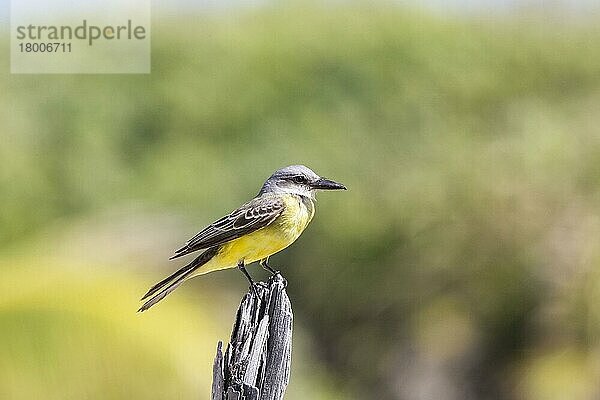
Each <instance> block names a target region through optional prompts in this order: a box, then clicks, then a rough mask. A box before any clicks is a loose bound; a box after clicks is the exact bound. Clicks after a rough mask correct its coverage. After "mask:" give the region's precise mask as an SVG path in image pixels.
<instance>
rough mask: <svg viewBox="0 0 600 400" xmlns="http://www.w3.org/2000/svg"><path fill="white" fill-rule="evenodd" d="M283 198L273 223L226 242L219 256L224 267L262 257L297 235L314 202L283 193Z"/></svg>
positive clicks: (304, 223)
mask: <svg viewBox="0 0 600 400" xmlns="http://www.w3.org/2000/svg"><path fill="white" fill-rule="evenodd" d="M282 200H283V201H284V203H285V208H284V210H283V212H282V213H281V214H280V215H279V217H277V218H276V219H275V221H273V222H272V223H271V224H270V225H268V226H266V227H264V228H262V229H259V230H257V231H255V232H252V233H249V234H247V235H245V236H242V237H240V238H238V239H235V240H232V241H231V242H229V243H226V244H224V245H223V247H222V249H221V251H220V252H219V256H217V257H218V258H219V264H220V266H221V267H222V268H231V267H234V266H236V265H237V263H238V261H239V260H242V259H243V260H244V263H245V264H250V263H252V262H255V261H259V260H262V259H264V258H267V257H269V256H270V255H272V254H275V253H277V252H279V251H281V250H283V249H285V248H286V247H288V246H289V245H290V244H292V243H294V241H295V240H296V239H298V237H299V236H300V234H302V232H303V231H304V229H305V228H306V227H307V226H308V223H309V222H310V221H311V219H312V217H313V215H314V204H313V202H312V200H310V199H306V198H304V199H303V198H301V197H300V196H296V195H283V196H282ZM215 261H216V260H215Z"/></svg>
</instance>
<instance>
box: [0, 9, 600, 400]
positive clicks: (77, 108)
mask: <svg viewBox="0 0 600 400" xmlns="http://www.w3.org/2000/svg"><path fill="white" fill-rule="evenodd" d="M599 41H600V32H599V31H598V30H597V28H591V27H587V26H576V25H574V24H568V23H557V21H548V20H546V21H544V20H538V19H536V18H530V19H528V20H525V19H523V20H516V19H515V20H509V19H505V20H494V19H488V20H474V19H473V20H459V19H454V20H452V19H446V18H441V17H433V16H428V15H424V14H422V13H420V12H410V11H406V10H405V11H402V10H398V9H396V8H392V7H387V6H378V7H375V6H373V7H358V6H356V7H349V6H347V7H343V6H330V7H323V8H317V7H314V8H309V9H307V8H300V7H294V6H286V7H281V8H278V7H274V8H273V9H261V10H253V11H245V12H233V13H228V14H227V15H222V14H217V15H212V16H194V17H193V18H180V17H177V18H175V17H174V18H172V19H169V18H164V16H163V18H162V19H160V20H158V21H157V23H156V24H155V26H154V27H153V34H152V43H153V54H152V60H153V65H152V71H153V72H152V74H151V75H148V76H136V75H132V76H16V75H12V76H10V77H8V76H5V77H4V78H2V79H0V93H2V95H1V96H0V121H2V124H3V127H2V146H1V147H0V157H1V159H2V160H3V161H2V168H1V169H0V191H1V192H2V207H1V208H0V239H1V240H2V242H3V243H5V244H6V245H7V246H9V245H13V244H15V243H16V244H17V245H18V242H19V241H20V240H23V239H24V238H27V237H28V235H30V234H31V233H32V232H33V231H35V230H38V229H39V228H40V227H44V226H46V225H47V224H49V223H50V222H52V221H54V220H55V219H56V218H58V217H70V216H74V215H85V214H90V213H95V212H97V211H98V210H102V209H105V208H111V207H114V205H115V204H117V205H122V204H129V203H133V202H144V203H145V204H147V205H150V206H152V207H157V208H164V209H165V210H169V212H174V213H178V214H180V215H187V216H188V218H189V221H190V223H189V225H187V226H186V227H182V233H181V235H182V237H181V238H180V239H181V240H184V239H186V238H187V237H186V236H187V234H186V233H185V232H186V231H185V229H187V230H189V231H188V233H189V234H192V233H194V232H193V231H194V229H197V228H200V227H201V226H202V225H203V224H205V223H208V222H210V221H211V220H212V219H213V218H216V217H219V216H220V215H221V214H222V213H223V212H224V211H225V210H228V209H231V208H233V207H235V206H237V205H238V204H239V203H240V202H241V201H243V200H246V199H248V198H249V197H250V196H251V195H253V194H254V192H255V191H256V190H257V189H258V187H259V185H260V184H261V183H262V180H263V179H264V178H266V177H267V176H268V174H269V173H271V172H272V171H273V170H274V169H276V168H278V167H281V166H284V165H287V164H291V163H298V162H301V163H305V164H307V165H309V166H310V167H312V168H314V169H315V170H316V171H317V172H318V173H321V174H325V175H327V176H330V177H331V178H335V179H338V180H340V181H342V182H343V183H345V184H346V185H347V186H348V188H349V191H348V192H344V193H322V194H320V196H319V203H318V210H317V216H316V217H315V221H314V222H313V224H312V225H311V227H310V228H309V230H308V231H307V232H306V233H305V235H304V236H303V237H302V238H301V239H300V241H299V243H298V244H297V245H294V246H292V247H291V248H290V249H289V250H288V251H286V252H285V253H283V254H281V255H278V256H276V257H274V259H273V263H274V264H275V265H277V266H281V269H282V270H283V271H284V272H285V275H286V277H287V278H288V280H289V282H290V285H289V291H290V295H291V297H292V300H293V301H294V307H295V310H296V312H297V313H296V318H297V321H298V320H299V321H301V324H302V326H304V327H306V328H308V329H309V337H310V339H309V340H311V341H312V343H313V345H312V346H311V348H312V349H313V350H314V351H315V354H318V356H314V358H313V359H312V362H317V361H323V362H324V363H325V366H326V367H325V368H324V369H323V370H324V371H325V370H326V371H327V374H328V375H330V376H332V377H333V379H335V380H336V382H339V384H340V386H341V387H342V386H343V387H344V389H345V390H350V391H352V392H355V393H357V395H358V396H361V395H362V396H363V398H366V399H367V398H378V399H423V398H444V399H450V400H452V399H484V398H485V399H511V398H514V399H517V398H519V399H520V398H525V399H531V400H537V399H540V400H541V399H564V398H577V399H593V398H597V397H598V396H600V384H598V382H600V363H599V361H598V354H600V345H598V343H599V340H598V339H599V337H600V308H599V307H598V304H599V301H598V300H599V299H600V275H599V272H598V271H599V269H598V267H599V264H600V241H599V240H598V238H599V237H600V217H599V215H600V130H599V128H598V126H600V51H598V48H597V43H598V42H599ZM165 240H168V241H172V240H174V239H173V238H172V237H169V238H165ZM90 247H92V246H91V245H90ZM91 250H92V249H90V251H91ZM140 257H141V259H140V260H144V259H143V256H142V255H140ZM71 262H73V260H71ZM23 284H24V285H27V284H28V283H23ZM175 296H177V294H176V295H175ZM65 302H67V303H68V301H67V300H65ZM64 306H65V307H69V305H68V304H66V305H64ZM107 307H110V306H107ZM166 308H167V307H166V306H165V307H163V309H161V311H160V312H161V313H165V312H169V311H166ZM32 309H33V310H35V312H42V311H39V310H38V309H37V307H33V308H32ZM42 310H43V309H42ZM28 312H34V311H31V310H30V311H28ZM44 312H45V311H44ZM175 312H176V311H175ZM19 315H21V313H19V311H17V309H12V308H11V309H7V310H3V311H2V315H0V318H2V319H3V320H4V319H7V320H8V321H9V322H10V321H12V322H10V323H12V324H18V323H19V322H18V318H19ZM78 315H79V314H74V316H73V317H72V318H73V319H72V320H68V321H65V322H60V321H56V320H54V319H52V317H51V315H48V314H45V315H43V316H40V317H39V318H36V319H35V320H36V321H44V319H46V321H47V323H48V324H49V326H51V327H52V326H53V327H55V328H53V329H58V328H57V327H60V326H63V325H64V324H67V326H75V325H77V324H80V323H81V322H80V317H79V316H78ZM11 316H12V317H11ZM88 317H89V318H92V317H93V315H92V316H88ZM15 321H17V322H15ZM69 321H71V322H69ZM39 323H40V324H41V323H43V322H39ZM69 323H70V324H71V325H68V324H69ZM128 324H134V323H132V322H128V323H126V324H124V325H122V326H123V329H125V330H128V329H130V328H131V329H133V330H134V331H135V330H136V329H140V328H139V326H138V322H137V321H136V322H135V325H136V326H135V327H130V325H128ZM111 326H112V325H111V324H110V323H109V322H107V323H106V328H105V329H112V328H111ZM119 326H121V325H119ZM75 328H76V326H75ZM107 337H108V339H107V338H104V339H103V340H112V339H111V337H110V336H107ZM115 340H116V339H115ZM120 340H123V341H124V340H127V339H120ZM156 340H158V339H156ZM123 341H121V342H119V343H121V345H123V343H126V342H123ZM209 342H210V340H209ZM210 344H211V345H212V342H211V343H210ZM143 346H144V345H143V344H141V345H140V347H142V348H143ZM203 346H204V345H203ZM202 349H204V347H202ZM202 349H200V350H202ZM200 350H198V349H196V351H200ZM24 351H25V350H24ZM207 351H209V352H210V355H212V352H211V347H210V346H208V350H207ZM31 352H32V354H31V355H30V356H31V357H35V351H34V350H31ZM124 354H125V355H126V354H127V353H120V354H119V357H124V358H125V355H124ZM163 356H164V355H163ZM203 356H204V355H203ZM137 357H139V358H137ZM144 357H149V356H148V355H136V356H135V357H134V358H133V360H132V359H128V360H126V361H123V362H122V363H121V364H122V365H123V366H125V367H124V368H127V369H131V368H136V366H137V365H139V364H140V363H141V362H142V361H143V360H144ZM207 359H208V357H207ZM159 360H160V359H159ZM24 362H25V361H24ZM27 362H31V363H32V364H31V365H32V368H33V366H36V365H38V364H43V363H45V362H47V361H46V360H35V359H34V360H29V361H27ZM78 362H85V359H84V361H81V360H79V361H78ZM155 362H156V364H155V365H156V368H157V369H155V370H152V371H150V370H148V374H151V376H153V377H154V376H158V375H161V371H165V373H164V375H165V378H164V379H167V380H168V378H169V377H173V376H175V375H177V372H176V371H175V370H174V368H176V367H175V366H174V364H172V363H171V364H168V363H167V364H165V363H160V362H159V361H155ZM128 363H130V364H128ZM302 368H304V367H302ZM309 368H310V367H309ZM90 374H93V372H90ZM97 378H98V379H110V377H109V378H103V377H102V375H99V376H98V377H97ZM31 379H34V378H31ZM153 379H154V378H153ZM176 383H177V382H176V381H175V382H174V381H172V380H171V381H170V385H175V384H176ZM293 385H294V380H293V377H292V386H293ZM169 387H172V386H169ZM113 389H114V388H112V389H111V390H113ZM114 390H118V389H114ZM169 390H170V389H169ZM115 393H116V394H115V398H118V392H115Z"/></svg>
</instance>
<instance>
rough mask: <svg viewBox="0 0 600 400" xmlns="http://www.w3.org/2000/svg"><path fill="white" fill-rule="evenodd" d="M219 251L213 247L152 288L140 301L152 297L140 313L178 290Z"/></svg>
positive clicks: (141, 308)
mask: <svg viewBox="0 0 600 400" xmlns="http://www.w3.org/2000/svg"><path fill="white" fill-rule="evenodd" d="M218 250H219V249H218V247H211V248H210V249H208V250H206V251H205V252H204V253H202V254H200V255H199V256H198V257H196V258H195V259H194V260H192V261H191V262H190V263H189V264H187V265H185V266H183V267H182V268H180V269H178V270H177V271H175V272H174V273H173V274H171V275H169V276H168V277H166V278H165V279H163V280H162V281H160V282H158V283H157V284H156V285H154V286H152V287H151V288H150V290H148V292H147V293H146V294H145V295H144V297H142V298H141V299H140V300H146V299H147V298H149V297H150V296H152V297H151V298H150V299H149V300H148V301H146V302H145V303H144V304H143V305H142V307H140V309H139V310H138V312H143V311H146V310H147V309H149V308H150V307H152V306H153V305H155V304H156V303H158V302H159V301H161V300H162V299H164V298H165V297H166V296H167V295H168V294H169V293H171V292H172V291H173V290H175V289H177V287H179V285H181V284H182V283H183V282H185V280H186V279H187V278H190V277H191V276H192V274H193V273H194V272H195V271H196V270H197V269H198V268H200V267H201V266H202V265H204V264H206V263H207V262H208V261H210V259H211V258H213V257H214V256H215V255H216V254H217V252H218Z"/></svg>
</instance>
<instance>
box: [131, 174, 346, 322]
mask: <svg viewBox="0 0 600 400" xmlns="http://www.w3.org/2000/svg"><path fill="white" fill-rule="evenodd" d="M317 190H347V188H346V186H344V185H343V184H341V183H338V182H335V181H333V180H330V179H327V178H325V177H321V176H319V175H317V174H316V173H315V172H313V171H312V170H311V169H310V168H308V167H306V166H304V165H291V166H288V167H285V168H281V169H278V170H277V171H275V172H274V173H273V174H272V175H271V176H270V177H269V178H268V179H267V180H266V181H265V183H264V184H263V185H262V187H261V189H260V191H259V192H258V194H257V195H256V196H255V197H254V198H253V199H252V200H250V201H248V202H247V203H244V204H243V205H241V206H240V207H239V208H237V209H235V210H234V211H232V212H231V213H229V214H227V215H225V216H224V217H222V218H219V219H218V220H216V221H215V222H213V223H212V224H210V225H208V226H207V227H205V228H204V229H202V230H201V231H200V232H198V233H197V234H196V235H194V236H193V237H192V238H191V239H189V240H188V241H187V242H186V243H185V244H184V245H183V246H182V247H181V248H180V249H178V250H177V251H175V253H174V254H173V256H171V257H170V258H169V259H170V260H172V259H176V258H179V257H183V256H186V255H188V254H191V253H194V252H196V251H199V250H204V251H203V252H202V253H201V254H200V255H198V256H197V257H196V258H194V259H193V260H192V261H191V262H189V263H188V264H186V265H185V266H183V267H182V268H180V269H179V270H177V271H176V272H174V273H173V274H171V275H169V276H168V277H166V278H165V279H163V280H162V281H160V282H158V283H157V284H155V285H154V286H152V287H151V288H150V290H148V292H147V293H146V294H145V295H144V296H143V297H142V298H141V300H140V301H145V303H144V304H143V305H142V306H141V307H140V309H139V310H138V312H143V311H146V310H148V309H149V308H150V307H152V306H154V305H155V304H156V303H158V302H159V301H161V300H162V299H164V298H165V297H166V296H167V295H168V294H169V293H171V292H173V291H174V290H175V289H177V288H178V287H179V286H180V285H181V284H182V283H183V282H185V281H187V280H188V279H190V278H193V277H195V276H199V275H204V274H207V273H209V272H213V271H219V270H224V269H229V268H236V267H237V268H238V269H239V270H240V271H241V272H242V273H243V274H244V275H245V276H246V279H248V282H249V283H250V287H251V288H253V284H254V281H253V280H252V277H251V276H250V274H249V273H248V271H247V270H246V265H248V264H251V263H254V262H256V261H258V262H259V264H260V265H261V266H262V267H263V268H264V269H265V270H267V271H269V272H270V273H271V274H277V273H278V271H275V270H274V269H273V268H271V266H270V265H269V263H268V261H269V257H270V256H271V255H273V254H275V253H277V252H279V251H281V250H283V249H285V248H286V247H288V246H289V245H291V244H292V243H293V242H294V241H296V239H298V237H300V235H301V234H302V232H303V231H304V230H305V229H306V227H307V226H308V224H309V223H310V221H311V220H312V218H313V216H314V214H315V195H316V191H317Z"/></svg>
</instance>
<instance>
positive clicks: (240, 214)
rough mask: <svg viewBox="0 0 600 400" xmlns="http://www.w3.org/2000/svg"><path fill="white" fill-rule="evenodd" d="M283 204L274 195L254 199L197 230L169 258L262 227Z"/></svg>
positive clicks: (222, 241)
mask: <svg viewBox="0 0 600 400" xmlns="http://www.w3.org/2000/svg"><path fill="white" fill-rule="evenodd" d="M284 207H285V205H284V203H283V201H282V200H281V199H280V198H277V197H272V196H268V197H257V198H254V199H252V200H251V201H249V202H248V203H246V204H244V205H243V206H241V207H240V208H238V209H237V210H235V211H233V212H231V213H230V214H229V215H226V216H224V217H223V218H221V219H219V220H217V221H215V222H213V223H212V224H210V225H209V226H207V227H206V228H204V229H203V230H201V231H200V232H198V233H197V234H196V235H195V236H194V237H193V238H191V239H190V240H188V241H187V242H186V243H185V245H184V246H183V247H182V248H180V249H179V250H177V251H176V252H175V254H174V255H173V256H172V257H171V258H170V259H171V260H172V259H174V258H177V257H181V256H185V255H186V254H190V253H192V252H194V251H197V250H201V249H206V248H209V247H212V246H218V245H220V244H223V243H226V242H229V241H231V240H233V239H237V238H239V237H240V236H243V235H246V234H248V233H251V232H254V231H256V230H258V229H260V228H264V227H265V226H267V225H269V224H270V223H271V222H273V221H274V220H275V218H277V217H278V216H279V215H280V214H281V213H282V212H283V209H284Z"/></svg>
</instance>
